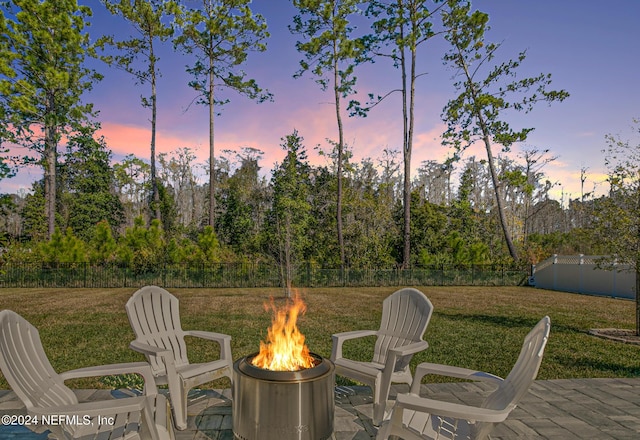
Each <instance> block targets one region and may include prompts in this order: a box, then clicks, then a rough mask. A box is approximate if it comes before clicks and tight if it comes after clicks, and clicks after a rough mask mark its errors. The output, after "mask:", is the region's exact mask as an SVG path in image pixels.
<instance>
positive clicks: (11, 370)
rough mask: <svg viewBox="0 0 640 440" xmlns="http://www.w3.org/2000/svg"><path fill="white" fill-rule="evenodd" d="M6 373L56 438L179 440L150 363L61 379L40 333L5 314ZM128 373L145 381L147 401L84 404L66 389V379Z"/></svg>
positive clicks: (1, 322)
mask: <svg viewBox="0 0 640 440" xmlns="http://www.w3.org/2000/svg"><path fill="white" fill-rule="evenodd" d="M0 369H1V370H2V374H4V377H5V378H6V379H7V382H9V385H10V386H11V388H12V389H13V391H14V392H15V393H16V395H17V396H18V398H19V399H20V400H21V401H22V402H23V403H24V405H25V407H26V409H27V413H28V414H29V415H30V416H32V417H37V423H38V428H45V429H49V430H50V431H51V433H52V434H53V435H54V436H55V438H58V439H96V438H100V439H105V440H108V439H123V440H125V439H126V440H133V439H139V440H147V439H149V438H151V439H153V440H170V439H173V428H172V427H171V423H170V422H171V417H170V416H169V405H168V402H167V399H166V398H165V397H164V396H163V395H161V394H157V389H156V386H155V383H154V379H153V375H152V373H151V368H150V367H149V365H148V364H147V363H146V362H132V363H126V364H112V365H102V366H98V367H88V368H80V369H77V370H71V371H67V372H65V373H60V374H58V373H56V372H55V371H54V369H53V367H52V366H51V364H50V363H49V359H48V358H47V355H46V354H45V352H44V349H43V348H42V342H41V341H40V335H39V334H38V330H37V329H36V328H35V327H34V326H33V325H31V324H30V323H29V322H27V321H26V320H25V319H24V318H23V317H21V316H20V315H18V314H17V313H15V312H13V311H11V310H3V311H1V312H0ZM128 373H139V374H140V375H142V376H143V378H144V380H145V389H144V393H143V395H142V396H138V397H128V398H123V399H109V400H102V401H92V402H83V403H80V402H78V398H77V396H76V395H75V394H74V392H73V391H72V390H71V389H69V388H68V387H67V386H66V385H65V384H64V381H65V380H68V379H74V378H79V377H95V376H106V375H116V374H128ZM47 421H49V422H50V423H49V424H48V425H47ZM42 430H43V431H44V429H42Z"/></svg>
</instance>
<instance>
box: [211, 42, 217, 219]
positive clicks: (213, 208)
mask: <svg viewBox="0 0 640 440" xmlns="http://www.w3.org/2000/svg"><path fill="white" fill-rule="evenodd" d="M210 44H213V42H210ZM213 80H214V75H213V60H212V59H211V58H209V226H211V227H212V228H213V229H214V231H215V214H216V158H215V145H214V117H215V107H214V105H215V101H214V97H213V92H214V90H213Z"/></svg>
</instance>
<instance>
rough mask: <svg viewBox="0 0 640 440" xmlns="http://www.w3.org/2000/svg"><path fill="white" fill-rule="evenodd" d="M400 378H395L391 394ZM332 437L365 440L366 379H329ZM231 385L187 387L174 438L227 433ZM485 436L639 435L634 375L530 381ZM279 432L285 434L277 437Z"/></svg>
mask: <svg viewBox="0 0 640 440" xmlns="http://www.w3.org/2000/svg"><path fill="white" fill-rule="evenodd" d="M490 389H491V388H490V387H489V386H487V385H485V384H481V383H451V384H432V385H423V386H422V393H423V394H424V395H428V396H429V397H431V398H436V399H447V400H450V401H453V402H461V403H467V404H478V403H479V402H480V401H482V397H483V396H484V395H486V394H487V393H488V392H490ZM407 391H408V388H407V387H406V385H400V386H394V387H393V388H392V392H391V396H390V400H391V401H393V399H395V395H396V394H397V393H398V392H407ZM78 393H79V395H80V397H81V398H84V399H89V400H93V399H96V398H99V397H101V398H103V397H104V396H105V394H108V393H109V391H96V390H82V391H79V392H78ZM335 396H336V412H335V421H334V437H335V440H371V439H373V438H375V434H376V431H377V428H376V427H374V426H373V424H372V423H371V414H372V410H373V407H372V399H371V391H370V389H369V388H367V387H344V386H339V387H336V395H335ZM230 398H231V393H230V390H228V389H227V390H201V391H196V392H193V393H192V394H191V395H190V404H189V418H188V427H187V430H185V431H176V440H205V439H206V440H227V439H228V440H232V439H233V431H232V420H233V419H232V415H231V401H230ZM4 414H24V408H23V407H22V405H21V404H20V402H19V401H17V399H16V398H15V395H14V394H13V393H12V392H9V391H0V415H4ZM491 438H492V439H495V440H507V439H509V440H515V439H518V440H520V439H532V440H533V439H553V440H583V439H591V438H594V439H595V438H597V439H599V440H631V439H639V438H640V378H631V379H575V380H566V379H565V380H547V381H536V382H535V383H534V384H533V386H532V387H531V390H530V392H529V393H528V394H527V396H525V398H524V399H523V400H522V401H521V402H520V405H518V408H516V409H515V410H514V411H513V412H512V413H511V415H510V416H509V418H508V419H507V420H506V421H505V422H504V423H501V424H498V425H497V426H496V428H495V429H494V430H493V432H492V435H491ZM0 439H6V440H36V439H46V433H40V434H37V433H33V432H31V431H29V430H28V429H27V428H25V427H22V426H0ZM283 440H284V439H283Z"/></svg>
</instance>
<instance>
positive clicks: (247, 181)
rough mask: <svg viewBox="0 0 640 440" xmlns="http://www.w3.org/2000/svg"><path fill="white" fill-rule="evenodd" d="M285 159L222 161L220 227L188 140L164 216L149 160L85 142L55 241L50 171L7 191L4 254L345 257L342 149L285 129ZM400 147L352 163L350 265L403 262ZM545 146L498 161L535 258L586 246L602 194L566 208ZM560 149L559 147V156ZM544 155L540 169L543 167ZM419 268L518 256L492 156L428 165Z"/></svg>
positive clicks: (164, 189) (528, 253) (165, 160)
mask: <svg viewBox="0 0 640 440" xmlns="http://www.w3.org/2000/svg"><path fill="white" fill-rule="evenodd" d="M282 148H283V149H284V151H285V153H286V156H285V158H284V160H283V161H282V163H279V164H276V166H275V167H274V169H272V170H270V172H268V173H267V172H265V171H264V170H262V169H261V166H260V160H261V156H262V152H261V151H259V150H257V149H253V148H244V149H241V150H240V151H236V152H234V151H226V152H225V154H224V155H222V156H221V157H219V158H218V159H217V160H216V164H217V166H218V169H217V172H216V176H217V178H218V181H217V182H216V186H217V190H216V223H215V224H216V226H215V230H214V229H213V228H211V227H210V226H207V224H208V218H207V217H208V190H209V188H208V183H206V182H205V183H202V182H201V180H202V179H201V174H202V173H201V172H200V171H199V170H201V168H202V166H203V164H201V163H198V162H197V161H196V158H195V155H194V153H193V151H192V150H190V149H189V148H182V149H179V150H177V151H175V152H173V153H171V154H167V155H161V156H160V160H159V164H160V166H159V168H158V175H159V177H160V179H159V182H160V185H159V193H160V195H161V204H160V205H161V210H162V216H161V218H162V221H159V220H152V214H153V213H152V212H150V211H149V198H150V197H151V189H150V184H149V178H148V175H149V164H148V163H146V162H144V161H142V160H140V159H138V158H136V157H134V156H129V157H126V158H125V159H124V160H122V161H121V162H117V163H115V164H112V163H111V158H110V152H109V150H108V149H107V147H106V145H105V144H104V142H96V141H95V140H94V139H93V138H91V137H89V138H84V139H76V140H74V142H71V143H70V144H69V147H68V148H67V152H66V153H65V155H64V156H63V158H62V160H61V161H60V162H59V165H58V172H57V176H58V182H57V185H56V187H57V190H58V194H57V197H56V200H57V207H56V213H57V215H56V227H57V228H56V232H55V234H54V235H53V236H52V237H51V239H50V240H49V239H47V238H46V237H47V227H46V221H45V219H44V209H43V206H44V196H43V181H42V180H41V181H38V182H35V183H34V184H33V188H32V191H31V192H30V193H26V194H16V195H5V196H4V203H3V205H2V206H3V209H2V213H1V215H0V231H1V232H2V233H3V238H4V243H3V246H4V248H3V261H4V262H13V263H18V262H20V263H22V262H39V261H44V262H90V263H96V264H100V263H106V262H109V263H112V262H113V263H123V264H131V265H134V266H136V267H140V268H144V267H145V266H154V265H158V264H160V263H181V262H193V263H196V262H199V263H216V262H230V261H250V262H257V261H264V262H274V263H277V264H279V265H281V266H282V267H283V268H286V267H292V266H293V265H294V264H298V263H299V262H301V261H307V262H313V263H315V264H319V265H320V266H322V267H340V260H339V252H338V243H337V240H336V236H335V227H336V225H335V222H336V219H335V215H334V207H335V203H336V201H335V198H336V191H335V188H336V185H337V178H336V174H335V168H336V163H335V154H329V155H328V158H329V160H328V163H327V164H326V165H321V166H313V165H311V164H310V163H309V161H308V158H307V151H306V148H305V146H304V140H303V138H302V137H301V136H300V135H299V134H298V133H297V132H294V133H292V134H290V135H288V136H285V137H284V138H283V139H282ZM398 156H399V153H398V152H396V151H391V150H385V151H383V152H382V153H381V156H380V157H377V158H366V159H363V160H361V161H359V162H353V161H352V160H351V154H350V151H348V150H347V154H346V155H345V159H344V162H343V168H344V169H345V176H344V200H343V204H344V205H343V206H344V208H343V209H344V231H345V234H344V235H345V250H346V260H347V263H348V266H349V267H398V266H400V265H401V264H402V246H403V243H402V236H403V234H402V232H403V210H402V203H401V202H400V200H401V192H402V173H401V162H400V160H399V158H398ZM545 158H548V157H547V152H545V151H535V150H531V151H528V152H527V153H526V154H523V155H522V156H521V157H519V159H520V161H518V160H513V159H509V158H506V157H504V158H502V157H501V158H499V160H498V163H499V167H500V176H501V182H502V185H503V191H504V193H505V196H506V197H505V200H506V202H507V203H506V208H507V218H508V222H509V227H510V229H511V232H512V235H513V237H515V240H516V243H517V244H518V246H519V248H520V249H521V251H522V254H523V255H524V256H525V258H526V260H524V262H527V263H535V262H537V261H539V260H540V259H543V258H545V257H546V256H548V255H550V254H551V253H553V252H564V253H573V252H586V253H589V252H590V249H594V248H595V244H594V243H590V242H589V241H588V240H586V239H585V237H586V235H585V234H581V233H580V231H582V230H583V229H582V228H580V226H585V225H586V224H587V223H588V219H589V218H590V216H591V211H590V206H591V205H592V202H588V203H587V202H585V203H581V202H580V201H578V200H574V201H572V202H571V203H570V204H569V208H568V209H563V208H562V206H561V205H560V203H559V202H557V201H555V200H553V199H551V198H550V197H549V191H550V189H551V188H552V185H551V183H550V182H549V181H548V179H547V178H546V177H545V175H544V172H543V171H542V169H541V167H540V165H539V164H541V163H544V162H545ZM548 159H549V158H548ZM535 164H538V165H537V166H534V165H535ZM411 196H412V197H411V265H412V266H413V267H420V266H427V265H432V264H460V265H464V264H488V263H504V262H508V263H510V262H511V260H510V257H509V253H508V250H507V249H506V246H505V245H504V240H503V238H502V230H501V227H500V224H499V220H498V218H497V213H496V207H495V203H494V198H493V192H492V187H491V179H490V176H489V171H488V170H487V164H486V162H485V161H482V160H477V159H476V158H474V157H471V158H469V159H467V160H466V161H464V162H463V163H460V166H459V167H455V166H452V165H451V164H448V163H439V162H435V161H428V162H423V163H422V164H421V166H420V167H419V169H418V172H417V175H416V177H415V178H414V180H413V183H412V192H411Z"/></svg>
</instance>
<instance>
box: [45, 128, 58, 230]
mask: <svg viewBox="0 0 640 440" xmlns="http://www.w3.org/2000/svg"><path fill="white" fill-rule="evenodd" d="M56 138H57V130H56V127H53V126H49V125H47V126H45V140H44V160H45V168H44V201H45V202H44V203H45V216H46V218H47V238H48V239H51V236H52V235H53V233H54V232H55V229H56V163H57V148H58V146H57V139H56Z"/></svg>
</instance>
